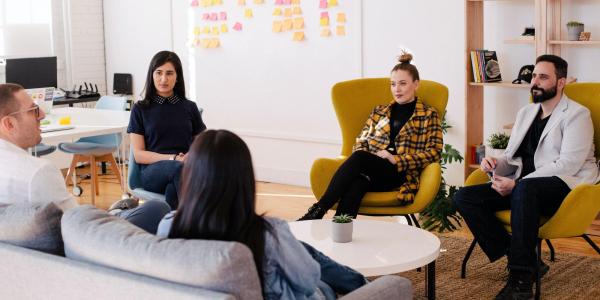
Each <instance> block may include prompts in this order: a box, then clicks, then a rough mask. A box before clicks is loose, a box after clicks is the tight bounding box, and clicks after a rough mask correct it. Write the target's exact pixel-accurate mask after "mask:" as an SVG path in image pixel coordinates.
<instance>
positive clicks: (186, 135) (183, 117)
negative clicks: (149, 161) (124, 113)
mask: <svg viewBox="0 0 600 300" xmlns="http://www.w3.org/2000/svg"><path fill="white" fill-rule="evenodd" d="M205 129H206V125H204V122H202V117H201V116H200V111H199V110H198V106H196V103H194V102H192V101H190V100H187V99H184V98H180V97H174V98H162V97H157V99H155V100H153V101H151V102H150V105H149V106H142V105H140V104H135V105H134V106H133V108H132V110H131V117H130V119H129V126H128V127H127V133H135V134H139V135H143V136H144V142H145V144H146V145H145V146H146V150H148V151H152V152H156V153H161V154H178V153H187V152H188V149H189V148H190V145H191V144H192V142H193V140H194V137H195V136H196V135H197V134H198V133H200V132H202V131H203V130H205Z"/></svg>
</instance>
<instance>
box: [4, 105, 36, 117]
mask: <svg viewBox="0 0 600 300" xmlns="http://www.w3.org/2000/svg"><path fill="white" fill-rule="evenodd" d="M32 110H33V112H34V114H35V117H36V118H39V117H40V106H39V105H37V104H34V105H33V106H32V107H30V108H28V109H24V110H19V111H15V112H14V113H10V114H8V115H7V116H12V115H18V114H22V113H26V112H30V111H32Z"/></svg>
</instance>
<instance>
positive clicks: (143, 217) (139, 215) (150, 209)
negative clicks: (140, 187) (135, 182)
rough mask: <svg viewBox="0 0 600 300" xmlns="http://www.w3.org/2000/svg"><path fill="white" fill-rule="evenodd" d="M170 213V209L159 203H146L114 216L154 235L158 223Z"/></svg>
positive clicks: (165, 204)
mask: <svg viewBox="0 0 600 300" xmlns="http://www.w3.org/2000/svg"><path fill="white" fill-rule="evenodd" d="M169 211H171V207H170V206H169V205H168V204H167V203H164V202H161V201H146V202H144V203H143V204H141V205H140V206H138V207H136V208H132V209H127V210H123V211H121V212H120V213H118V214H116V216H118V217H119V218H122V219H125V220H127V221H129V222H130V223H131V224H133V225H135V226H137V227H140V228H142V229H144V230H146V231H147V232H149V233H152V234H156V230H157V229H158V223H160V220H162V218H163V217H164V216H165V215H166V214H167V213H168V212H169Z"/></svg>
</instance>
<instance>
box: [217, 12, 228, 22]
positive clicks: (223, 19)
mask: <svg viewBox="0 0 600 300" xmlns="http://www.w3.org/2000/svg"><path fill="white" fill-rule="evenodd" d="M219 19H221V21H225V20H227V13H226V12H224V11H222V12H221V14H220V18H219Z"/></svg>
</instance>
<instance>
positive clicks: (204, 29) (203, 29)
mask: <svg viewBox="0 0 600 300" xmlns="http://www.w3.org/2000/svg"><path fill="white" fill-rule="evenodd" d="M202 33H210V26H204V28H202Z"/></svg>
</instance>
